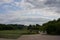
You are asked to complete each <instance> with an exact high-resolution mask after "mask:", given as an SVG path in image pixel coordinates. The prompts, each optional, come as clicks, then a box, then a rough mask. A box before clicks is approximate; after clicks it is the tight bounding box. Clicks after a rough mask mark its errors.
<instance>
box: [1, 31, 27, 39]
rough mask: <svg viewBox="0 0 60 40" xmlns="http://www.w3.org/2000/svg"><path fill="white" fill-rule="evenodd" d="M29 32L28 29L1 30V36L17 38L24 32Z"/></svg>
mask: <svg viewBox="0 0 60 40" xmlns="http://www.w3.org/2000/svg"><path fill="white" fill-rule="evenodd" d="M24 33H28V31H26V30H4V31H0V38H10V39H15V38H18V37H20V36H21V35H22V34H24Z"/></svg>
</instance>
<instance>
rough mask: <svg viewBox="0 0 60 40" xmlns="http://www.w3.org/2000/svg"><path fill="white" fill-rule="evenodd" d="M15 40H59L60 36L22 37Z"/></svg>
mask: <svg viewBox="0 0 60 40" xmlns="http://www.w3.org/2000/svg"><path fill="white" fill-rule="evenodd" d="M17 40H60V36H51V35H41V34H37V35H23V36H22V37H20V38H18V39H17Z"/></svg>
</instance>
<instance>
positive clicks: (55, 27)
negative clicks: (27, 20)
mask: <svg viewBox="0 0 60 40" xmlns="http://www.w3.org/2000/svg"><path fill="white" fill-rule="evenodd" d="M0 30H29V31H30V32H33V31H35V32H37V33H38V31H43V32H46V33H47V34H55V35H57V34H58V35H60V18H59V19H57V20H52V21H48V22H46V23H44V24H43V25H39V24H36V25H28V26H27V25H21V24H0Z"/></svg>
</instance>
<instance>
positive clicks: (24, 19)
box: [0, 0, 60, 24]
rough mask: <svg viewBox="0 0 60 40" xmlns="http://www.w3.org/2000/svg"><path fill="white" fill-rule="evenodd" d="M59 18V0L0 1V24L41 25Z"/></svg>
mask: <svg viewBox="0 0 60 40" xmlns="http://www.w3.org/2000/svg"><path fill="white" fill-rule="evenodd" d="M58 18H60V0H0V23H3V24H43V23H45V22H47V21H49V20H53V19H58Z"/></svg>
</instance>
